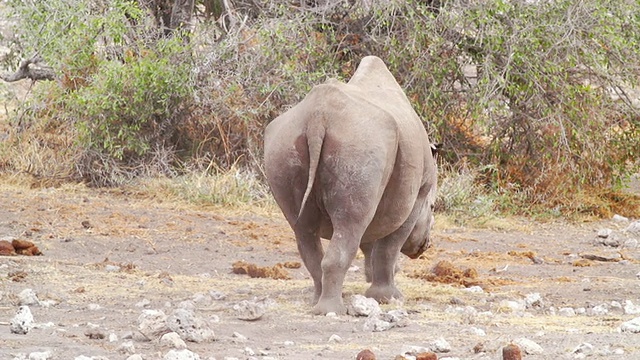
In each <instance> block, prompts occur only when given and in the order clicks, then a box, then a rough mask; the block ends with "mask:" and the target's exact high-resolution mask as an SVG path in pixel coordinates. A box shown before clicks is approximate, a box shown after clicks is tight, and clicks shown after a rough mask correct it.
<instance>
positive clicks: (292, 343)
mask: <svg viewBox="0 0 640 360" xmlns="http://www.w3.org/2000/svg"><path fill="white" fill-rule="evenodd" d="M295 344H296V343H294V342H293V341H291V340H286V341H284V342H283V343H282V345H284V346H293V345H295Z"/></svg>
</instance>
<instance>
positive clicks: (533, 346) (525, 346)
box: [513, 338, 544, 355]
mask: <svg viewBox="0 0 640 360" xmlns="http://www.w3.org/2000/svg"><path fill="white" fill-rule="evenodd" d="M513 342H514V344H516V345H518V346H519V347H520V349H521V350H522V351H523V352H524V353H525V354H528V355H539V354H542V353H543V352H544V349H542V346H540V345H538V344H537V343H536V342H535V341H533V340H529V339H527V338H519V339H516V340H514V341H513Z"/></svg>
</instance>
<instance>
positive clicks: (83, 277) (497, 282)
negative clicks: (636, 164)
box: [0, 185, 640, 360]
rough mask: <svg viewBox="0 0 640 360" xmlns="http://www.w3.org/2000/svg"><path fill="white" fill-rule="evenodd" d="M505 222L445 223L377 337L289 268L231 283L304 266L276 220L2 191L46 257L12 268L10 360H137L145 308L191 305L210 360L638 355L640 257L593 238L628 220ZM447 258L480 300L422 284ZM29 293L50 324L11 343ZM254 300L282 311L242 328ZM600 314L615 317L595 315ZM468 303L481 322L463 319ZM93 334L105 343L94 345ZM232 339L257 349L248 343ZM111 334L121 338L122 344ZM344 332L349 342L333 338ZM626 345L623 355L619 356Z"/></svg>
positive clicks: (3, 329)
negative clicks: (509, 349)
mask: <svg viewBox="0 0 640 360" xmlns="http://www.w3.org/2000/svg"><path fill="white" fill-rule="evenodd" d="M509 223H510V225H509V226H507V228H508V230H499V231H498V230H490V229H472V228H463V227H455V226H450V225H449V226H446V227H445V226H443V225H439V228H437V229H436V232H435V236H434V240H433V247H432V248H431V249H430V250H429V251H428V252H427V253H426V256H424V257H423V258H421V259H418V260H409V259H406V258H405V259H403V260H402V262H401V266H402V270H401V271H400V273H399V274H398V276H397V280H398V282H399V288H400V289H401V290H402V291H403V292H404V294H405V296H406V299H405V300H404V302H403V303H395V304H389V305H384V306H383V309H384V310H390V309H394V308H402V309H405V310H407V311H408V312H409V317H408V322H407V324H406V326H404V327H396V328H392V329H390V330H387V331H383V332H369V331H364V330H363V324H364V322H365V318H363V317H355V316H350V315H345V316H338V317H324V316H312V315H310V313H309V310H310V309H311V305H310V304H309V302H308V301H309V297H310V296H311V279H310V277H309V276H308V274H307V272H306V270H305V269H304V268H300V269H287V271H288V272H289V275H290V276H291V279H289V280H274V279H263V278H250V277H249V276H247V275H238V274H233V273H232V271H231V268H232V264H233V263H234V262H236V261H238V260H244V261H246V262H249V263H253V264H256V265H260V266H273V265H275V264H276V263H279V262H280V263H282V262H297V261H299V257H298V254H297V250H296V247H295V243H294V239H293V237H292V234H291V231H290V229H289V228H288V225H287V224H286V223H285V222H284V220H283V218H282V217H281V216H280V215H279V214H276V213H274V214H273V215H270V216H268V215H258V214H256V213H244V214H243V213H239V212H237V211H236V212H233V211H228V210H225V209H216V208H197V207H194V206H191V205H187V204H180V203H176V202H168V201H166V199H165V201H163V199H160V198H149V197H143V196H140V195H137V194H135V193H128V192H126V191H121V190H118V191H100V190H90V189H78V188H73V189H34V190H30V189H24V188H17V187H12V186H8V185H5V186H0V238H6V237H10V238H18V239H24V240H29V241H32V242H34V243H35V244H36V245H37V246H38V247H39V248H40V249H41V250H42V252H43V253H44V255H43V256H34V257H28V256H3V257H0V334H1V335H0V359H13V358H15V357H16V356H17V354H20V353H22V354H29V353H31V352H42V351H47V350H51V351H52V352H53V354H54V356H53V358H54V359H74V358H75V357H78V356H80V355H84V356H88V357H91V356H94V357H98V356H105V357H107V358H108V359H111V360H113V359H126V358H127V357H128V354H123V353H120V352H119V351H118V347H119V346H120V344H121V343H122V342H123V341H124V340H123V337H125V336H126V334H131V333H132V332H133V333H135V332H136V329H137V326H138V317H139V315H140V314H141V312H142V311H143V309H145V308H146V309H160V310H163V311H165V312H166V313H171V311H172V309H175V308H176V306H177V305H178V304H179V303H180V302H182V301H184V300H192V301H194V303H195V305H196V313H197V314H198V315H199V316H201V317H203V318H205V319H208V320H209V321H210V323H211V327H212V329H213V330H214V331H215V338H216V340H215V341H213V342H206V343H188V344H187V345H188V347H189V349H190V350H191V351H193V352H195V353H197V354H199V355H200V357H201V358H202V359H207V358H210V357H215V358H216V359H224V358H226V357H229V358H238V359H247V358H249V357H250V356H249V355H248V354H247V353H246V352H245V348H251V349H252V350H253V351H254V352H256V353H258V354H257V355H256V357H258V358H259V357H260V356H271V357H272V358H277V359H314V358H318V359H320V358H321V359H355V357H356V354H357V353H358V352H359V351H360V350H362V349H365V348H369V349H371V350H373V352H374V353H375V354H376V355H377V358H378V359H394V358H395V356H396V355H398V354H400V352H401V350H402V347H403V346H405V345H418V346H426V345H427V344H429V343H430V342H432V341H433V340H435V339H438V338H444V339H445V340H446V341H447V342H449V344H450V345H451V348H452V350H451V352H449V353H447V354H439V356H440V358H444V357H457V358H460V359H499V358H501V357H500V354H501V352H500V351H501V350H500V349H501V347H502V346H504V345H506V344H508V343H509V342H510V341H512V340H514V339H517V338H520V337H526V338H528V339H530V340H533V341H535V342H536V343H538V344H539V345H540V346H542V348H543V349H544V353H543V354H538V355H526V356H525V359H559V358H569V359H572V358H575V356H576V354H572V353H571V352H572V351H573V350H574V349H575V348H576V347H577V346H579V345H580V344H582V343H585V342H586V343H589V344H591V345H593V347H594V350H593V351H592V352H591V354H590V356H589V358H593V359H600V358H603V359H604V358H607V359H610V358H614V359H640V334H631V333H621V332H620V331H619V328H620V325H621V324H622V323H623V322H624V321H627V320H630V319H632V318H634V317H637V316H640V315H628V314H624V312H623V311H622V310H621V309H617V308H616V307H615V306H611V303H612V301H617V302H619V303H621V304H623V305H624V302H625V301H626V300H631V301H632V302H633V303H635V304H640V280H639V279H638V278H637V275H636V274H638V271H639V270H640V269H639V266H638V263H639V260H640V251H639V250H638V248H637V247H635V248H633V247H629V248H622V249H621V248H612V247H606V246H604V245H598V244H596V242H595V241H594V240H595V239H596V232H597V230H598V229H601V228H611V229H613V230H616V231H618V230H621V229H623V228H624V227H625V226H626V224H618V223H615V222H613V221H604V222H595V223H582V224H567V223H552V224H549V223H546V224H542V223H535V222H531V221H528V220H512V221H510V222H509ZM623 239H626V238H624V237H623ZM582 255H599V256H602V257H603V258H605V259H606V258H614V259H616V258H617V260H620V258H619V257H620V256H622V258H623V259H625V260H623V261H611V262H609V261H598V260H586V259H583V258H582V257H581V256H582ZM441 260H448V261H450V262H451V264H453V265H454V266H455V267H457V268H459V269H462V270H464V269H473V270H475V272H477V277H476V278H475V279H469V278H468V279H463V280H462V281H461V282H464V283H466V284H467V285H474V284H475V285H479V286H481V287H482V288H483V289H484V291H483V292H470V291H466V290H465V286H463V285H461V284H443V283H440V282H437V281H433V280H434V279H431V280H432V281H428V280H425V279H423V278H425V277H426V278H432V277H433V276H432V269H433V267H434V266H435V265H436V264H437V263H438V262H439V261H441ZM533 260H536V261H533ZM108 265H111V266H108ZM354 265H356V266H358V267H359V268H355V267H354V268H352V271H350V272H349V274H348V278H347V281H346V285H345V289H344V296H345V300H346V301H348V300H349V298H350V297H351V296H352V295H354V294H362V293H363V292H364V290H365V289H366V284H365V283H364V274H363V271H362V270H359V269H362V258H361V257H360V256H359V257H358V258H357V259H356V260H355V262H354ZM114 269H115V270H114ZM472 272H473V271H472ZM416 276H418V277H416ZM420 277H422V278H420ZM436 280H437V279H436ZM27 288H30V289H33V290H34V291H35V292H36V293H37V295H38V297H39V299H40V300H41V301H46V300H53V301H54V304H53V305H50V306H48V307H46V306H31V311H32V312H33V316H34V318H35V322H36V323H44V324H47V323H49V326H45V327H42V328H36V329H33V330H31V331H30V332H29V333H28V334H26V335H18V334H12V333H11V332H10V331H9V323H10V321H11V319H12V318H13V317H14V315H15V314H16V312H17V310H18V297H17V294H19V293H20V292H21V291H22V290H24V289H27ZM210 291H218V292H222V293H224V294H226V297H225V298H224V299H222V300H214V299H212V298H211V297H208V296H207V294H210ZM532 293H539V294H540V296H541V298H542V302H541V304H537V305H541V306H540V307H532V308H528V309H524V310H522V309H518V306H512V305H514V304H516V303H517V302H518V301H520V303H518V304H521V303H522V300H523V299H524V298H525V297H526V295H528V294H532ZM198 294H201V295H200V296H198ZM202 294H204V296H203V295H202ZM254 297H269V298H270V299H273V300H274V306H272V307H271V308H270V309H269V310H268V311H267V313H266V314H265V315H264V316H263V317H262V318H261V319H259V320H257V321H252V322H248V321H243V320H239V319H237V317H236V314H235V312H234V310H233V305H234V304H236V303H238V302H239V301H242V300H247V299H253V298H254ZM194 299H195V300H194ZM143 300H144V301H145V302H146V303H147V305H144V302H143V303H141V302H142V301H143ZM505 300H506V301H505ZM507 301H512V302H511V303H509V302H507ZM510 304H511V305H510ZM603 304H606V306H605V308H607V309H608V310H609V311H608V313H606V314H599V315H593V314H591V312H592V311H591V310H592V309H593V307H595V306H598V305H603ZM465 306H469V307H473V308H474V309H475V311H477V312H478V313H481V314H479V315H478V314H476V313H474V311H473V310H469V309H468V308H467V310H466V311H463V310H462V309H464V307H465ZM563 307H572V308H574V309H580V308H584V309H585V310H586V313H585V314H579V315H576V316H562V315H559V314H558V313H557V312H556V313H555V314H554V312H553V310H552V308H555V309H556V310H558V309H560V308H563ZM456 309H457V310H456ZM482 312H484V313H482ZM590 314H591V315H590ZM217 320H219V321H217ZM96 325H97V326H98V330H99V331H101V332H102V333H103V334H105V335H107V337H106V338H104V339H96V338H90V337H89V336H88V335H87V334H89V333H91V331H93V330H92V329H93V328H94V327H95V326H96ZM473 328H475V329H476V330H473ZM477 329H481V330H483V331H484V332H485V333H486V335H482V334H481V333H478V332H477ZM234 332H238V333H240V334H242V335H244V336H246V337H247V338H248V339H247V340H246V341H245V342H241V341H238V339H236V338H234V337H233V333H234ZM110 334H115V335H117V336H118V339H119V340H118V341H115V342H110V341H109V340H108V335H110ZM334 334H335V335H338V336H339V337H340V338H341V341H329V339H330V337H331V336H332V335H334ZM93 337H95V336H93ZM134 338H136V337H135V336H134ZM134 346H135V352H136V353H137V354H140V355H142V357H143V358H144V359H161V358H162V357H163V356H164V354H166V353H167V351H168V350H169V349H167V348H164V347H162V346H161V345H160V344H159V342H158V341H157V340H154V341H150V342H142V341H134ZM616 349H618V352H624V354H622V355H620V354H618V355H616V354H614V350H616ZM619 349H622V350H619ZM260 351H262V353H260ZM579 356H582V355H579Z"/></svg>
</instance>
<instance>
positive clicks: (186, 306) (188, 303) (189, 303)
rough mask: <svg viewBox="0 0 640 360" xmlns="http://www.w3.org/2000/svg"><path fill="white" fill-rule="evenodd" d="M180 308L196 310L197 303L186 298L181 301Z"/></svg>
mask: <svg viewBox="0 0 640 360" xmlns="http://www.w3.org/2000/svg"><path fill="white" fill-rule="evenodd" d="M178 308H179V309H185V310H191V311H195V310H196V304H194V303H193V301H191V300H185V301H181V302H180V303H178Z"/></svg>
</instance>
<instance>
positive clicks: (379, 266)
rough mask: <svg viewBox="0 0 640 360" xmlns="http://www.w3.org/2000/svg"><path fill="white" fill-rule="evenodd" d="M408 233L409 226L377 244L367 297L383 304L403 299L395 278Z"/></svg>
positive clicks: (373, 250)
mask: <svg viewBox="0 0 640 360" xmlns="http://www.w3.org/2000/svg"><path fill="white" fill-rule="evenodd" d="M408 233H409V230H408V226H402V227H400V228H399V229H398V230H396V231H395V232H393V233H391V234H389V235H387V236H386V237H384V238H382V239H380V240H378V241H376V242H375V244H374V246H373V249H372V251H371V265H372V270H373V271H372V281H371V286H370V287H369V289H367V291H366V292H365V296H366V297H370V298H373V299H375V300H377V301H378V302H381V303H386V302H389V301H390V300H391V299H402V293H401V292H400V290H398V288H397V287H396V284H395V280H394V276H395V273H396V271H397V262H398V255H399V253H400V248H402V244H403V243H404V241H405V240H406V238H407V236H408Z"/></svg>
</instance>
